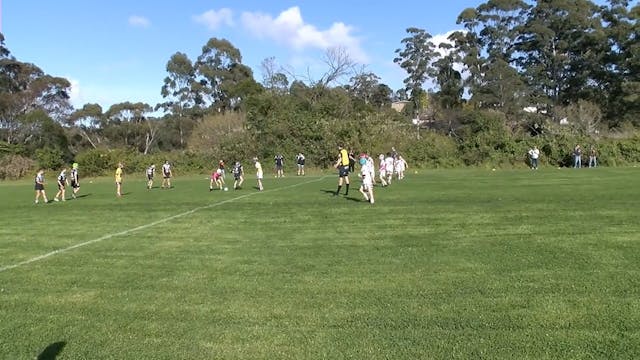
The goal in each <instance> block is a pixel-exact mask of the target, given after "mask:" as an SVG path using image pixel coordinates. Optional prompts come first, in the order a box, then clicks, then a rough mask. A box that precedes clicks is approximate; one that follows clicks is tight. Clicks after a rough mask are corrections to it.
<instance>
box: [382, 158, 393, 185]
mask: <svg viewBox="0 0 640 360" xmlns="http://www.w3.org/2000/svg"><path fill="white" fill-rule="evenodd" d="M384 162H385V169H386V170H387V185H391V180H392V179H393V170H394V168H393V163H394V159H393V156H391V153H389V154H387V157H386V158H385V159H384Z"/></svg>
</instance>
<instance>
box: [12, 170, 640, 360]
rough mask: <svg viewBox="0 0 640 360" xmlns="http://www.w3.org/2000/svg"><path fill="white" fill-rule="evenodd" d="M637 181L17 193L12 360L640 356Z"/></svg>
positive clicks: (464, 177) (499, 178)
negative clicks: (70, 196)
mask: <svg viewBox="0 0 640 360" xmlns="http://www.w3.org/2000/svg"><path fill="white" fill-rule="evenodd" d="M639 172H640V170H639V169H635V168H627V169H606V168H598V169H582V170H573V169H562V170H558V169H550V168H546V169H541V170H539V171H536V172H533V171H527V170H513V171H495V172H492V171H484V170H437V171H420V173H419V174H413V173H411V174H409V175H408V177H407V178H406V179H405V180H403V181H401V182H395V183H394V184H392V186H391V187H388V188H384V189H383V188H376V204H375V205H370V204H368V203H365V202H361V201H360V199H361V197H360V194H359V193H358V192H357V186H353V187H352V189H351V193H350V196H349V197H343V196H340V197H334V196H331V194H330V193H329V192H330V191H333V190H335V185H336V177H335V175H333V174H332V175H330V176H326V177H325V176H315V177H313V176H309V177H304V178H302V177H286V178H283V179H274V178H268V179H266V181H265V187H266V191H264V192H258V191H256V190H255V189H254V188H253V185H254V180H253V178H252V177H251V176H249V179H248V180H247V185H250V186H245V188H244V189H242V190H240V191H233V190H231V191H228V192H219V191H214V192H209V191H208V190H207V186H208V181H206V180H204V176H200V177H191V178H177V179H175V180H174V185H175V188H174V189H171V190H160V189H153V190H151V191H147V190H145V185H144V180H143V179H137V180H133V179H125V184H124V188H123V190H124V192H125V196H124V197H123V198H120V199H117V198H116V197H115V196H114V186H113V184H112V183H111V179H95V180H94V181H93V183H92V184H89V183H88V181H87V180H85V181H84V182H83V184H82V189H81V194H83V197H81V198H79V199H77V200H71V201H67V202H65V203H50V204H39V205H34V204H33V199H32V198H33V186H32V184H31V182H27V181H23V182H11V183H2V184H0V199H2V205H0V219H2V220H1V223H0V224H1V225H0V359H34V358H42V359H53V358H57V359H432V358H433V359H440V358H441V359H452V358H457V359H480V358H487V359H496V358H498V359H499V358H507V359H585V358H588V359H591V358H600V359H612V358H616V359H625V358H626V359H634V358H635V359H637V358H640V221H639V220H638V218H639V216H638V212H639V210H640V186H639V185H640V176H639V175H640V174H639ZM53 177H54V176H53V174H49V175H48V178H49V179H52V178H53ZM229 180H230V179H229V178H228V181H229ZM353 182H354V183H355V182H357V181H353ZM47 189H48V191H49V193H48V195H49V198H50V199H51V198H53V195H54V194H55V192H54V191H53V190H54V185H53V182H50V183H49V185H48V187H47Z"/></svg>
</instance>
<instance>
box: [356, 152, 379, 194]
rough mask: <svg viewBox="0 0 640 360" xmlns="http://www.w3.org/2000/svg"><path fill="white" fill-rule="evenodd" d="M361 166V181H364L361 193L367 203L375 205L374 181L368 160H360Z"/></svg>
mask: <svg viewBox="0 0 640 360" xmlns="http://www.w3.org/2000/svg"><path fill="white" fill-rule="evenodd" d="M360 166H361V168H360V179H362V184H361V185H360V189H359V191H360V193H361V194H362V196H364V199H365V200H366V201H368V202H369V203H371V204H373V203H374V202H375V200H374V199H373V181H372V179H371V170H370V169H369V167H368V166H367V159H366V158H364V157H362V158H360Z"/></svg>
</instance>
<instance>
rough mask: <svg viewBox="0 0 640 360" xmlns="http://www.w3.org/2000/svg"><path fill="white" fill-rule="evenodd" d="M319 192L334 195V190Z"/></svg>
mask: <svg viewBox="0 0 640 360" xmlns="http://www.w3.org/2000/svg"><path fill="white" fill-rule="evenodd" d="M320 191H322V192H323V193H325V194H331V195H335V194H336V191H335V190H320Z"/></svg>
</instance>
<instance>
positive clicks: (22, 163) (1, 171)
mask: <svg viewBox="0 0 640 360" xmlns="http://www.w3.org/2000/svg"><path fill="white" fill-rule="evenodd" d="M34 168H35V161H33V160H31V159H29V158H28V157H24V156H20V155H6V156H0V180H6V179H11V180H15V179H20V178H22V177H25V176H27V175H29V174H30V172H33V170H34Z"/></svg>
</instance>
